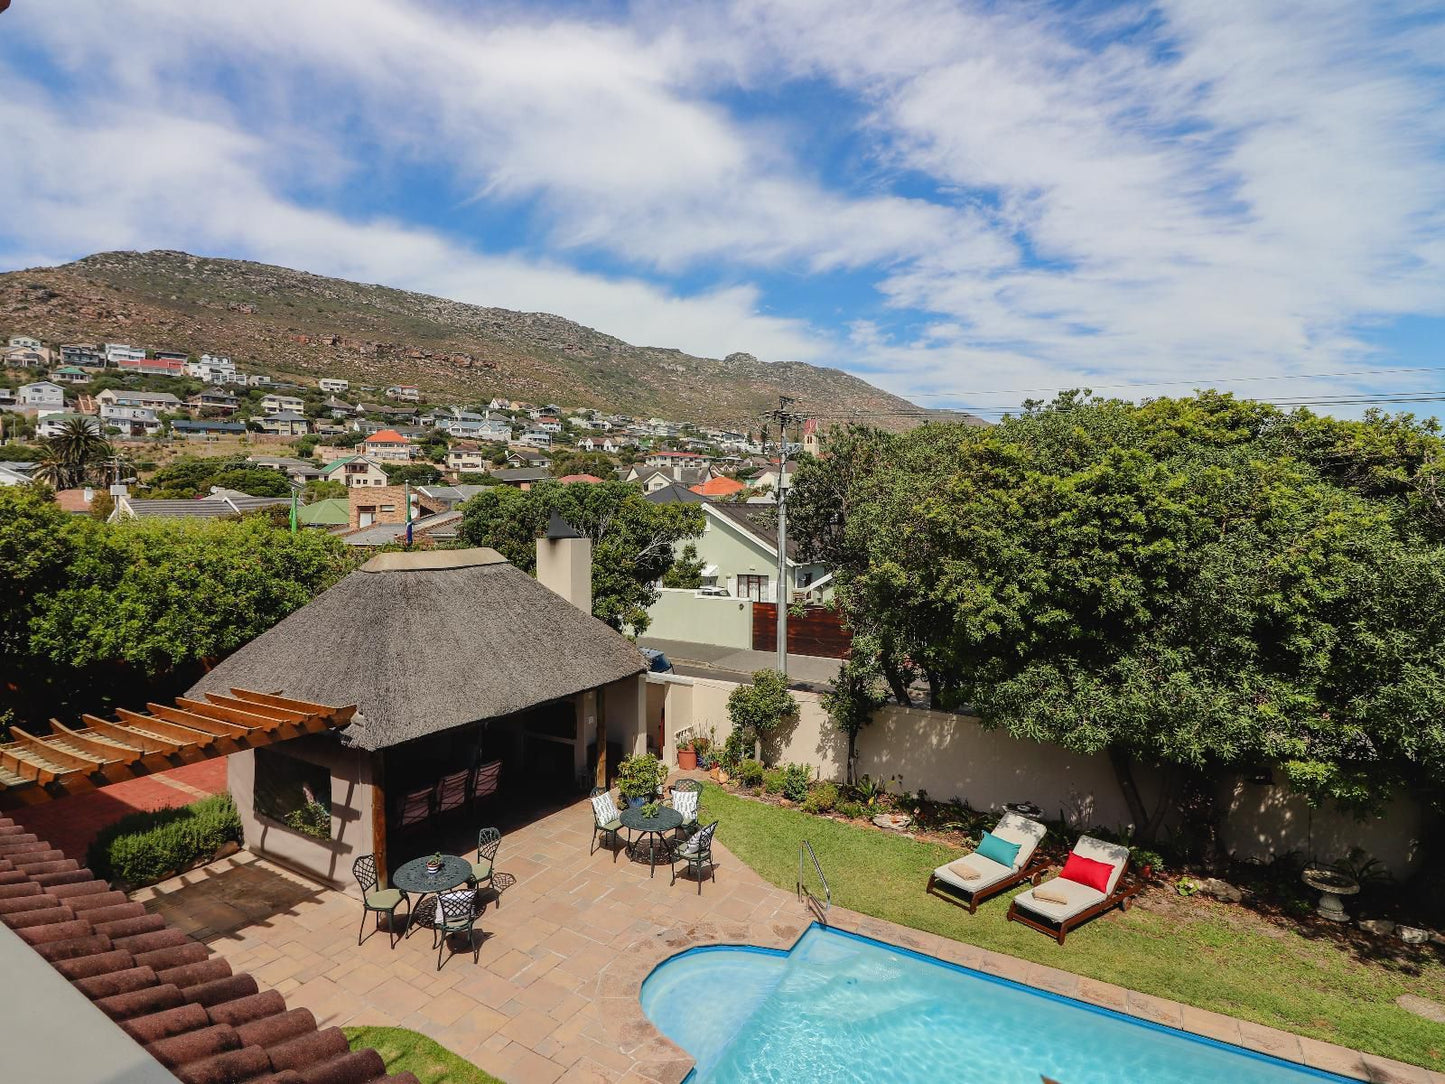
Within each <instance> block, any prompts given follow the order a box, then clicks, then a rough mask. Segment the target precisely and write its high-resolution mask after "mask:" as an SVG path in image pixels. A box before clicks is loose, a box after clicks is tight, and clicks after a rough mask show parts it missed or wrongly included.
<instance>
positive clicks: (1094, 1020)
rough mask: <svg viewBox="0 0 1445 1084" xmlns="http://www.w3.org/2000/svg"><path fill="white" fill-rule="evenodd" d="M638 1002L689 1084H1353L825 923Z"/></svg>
mask: <svg viewBox="0 0 1445 1084" xmlns="http://www.w3.org/2000/svg"><path fill="white" fill-rule="evenodd" d="M641 997H642V1009H643V1011H644V1012H645V1013H646V1014H647V1016H648V1018H649V1019H650V1020H651V1021H652V1022H653V1023H654V1024H656V1025H657V1027H658V1029H659V1030H660V1031H661V1032H662V1033H663V1034H664V1035H666V1036H667V1037H668V1038H669V1039H671V1040H672V1041H673V1042H675V1043H677V1044H678V1045H679V1046H681V1047H682V1048H683V1049H684V1050H686V1051H687V1052H688V1053H689V1054H691V1055H692V1056H693V1057H694V1058H695V1059H696V1061H697V1068H696V1069H695V1070H694V1072H693V1075H692V1076H691V1077H690V1078H689V1079H690V1080H691V1081H693V1082H694V1084H753V1082H772V1081H777V1082H784V1081H787V1082H800V1081H807V1082H839V1084H841V1082H855V1081H857V1082H862V1081H880V1080H886V1081H889V1082H890V1084H913V1082H918V1084H922V1082H925V1081H927V1082H929V1084H932V1082H934V1081H938V1080H942V1079H948V1080H953V1081H961V1082H965V1084H970V1082H977V1084H985V1082H986V1084H1039V1082H1040V1079H1041V1078H1043V1077H1048V1078H1051V1079H1053V1080H1056V1081H1059V1082H1060V1084H1121V1082H1135V1081H1147V1082H1148V1084H1319V1082H1321V1081H1336V1082H1341V1084H1346V1082H1347V1078H1345V1077H1340V1076H1335V1075H1334V1074H1331V1073H1324V1072H1320V1071H1318V1070H1315V1069H1309V1068H1306V1067H1305V1066H1301V1065H1295V1064H1293V1063H1291V1062H1285V1061H1280V1060H1278V1059H1276V1058H1270V1057H1266V1056H1265V1055H1262V1054H1255V1053H1253V1052H1252V1051H1248V1050H1244V1049H1242V1048H1240V1047H1234V1046H1228V1045H1226V1044H1224V1043H1218V1042H1214V1041H1213V1040H1210V1039H1202V1038H1199V1037H1197V1036H1193V1035H1189V1034H1186V1033H1185V1032H1182V1031H1176V1030H1174V1029H1172V1028H1166V1027H1162V1026H1160V1025H1157V1024H1151V1023H1148V1022H1147V1021H1142V1020H1136V1019H1134V1018H1132V1017H1127V1016H1123V1015H1121V1014H1119V1013H1115V1012H1111V1011H1109V1010H1107V1009H1100V1008H1096V1007H1095V1006H1092V1005H1086V1004H1084V1003H1083V1002H1079V1001H1073V1000H1071V999H1069V998H1064V997H1059V996H1057V995H1054V994H1049V993H1045V992H1043V991H1039V990H1033V989H1030V988H1029V987H1025V986H1020V985H1019V984H1017V983H1013V982H1009V981H1008V980H1006V979H1001V978H998V977H996V976H993V975H987V974H983V973H981V972H977V971H970V970H969V969H968V968H964V967H959V966H956V965H954V964H948V963H944V962H943V961H941V960H937V959H934V958H933V957H930V956H924V955H922V954H921V953H916V952H912V951H910V950H908V949H901V948H897V947H895V946H893V945H887V944H884V943H883V942H881V941H874V940H872V939H870V938H866V937H861V936H859V935H857V934H851V933H845V932H843V931H841V930H834V929H830V928H827V927H823V926H819V925H817V924H814V925H812V926H810V927H809V928H808V930H807V931H805V932H804V934H803V936H802V937H801V938H799V939H798V942H797V944H795V945H794V946H793V948H792V949H791V950H790V951H782V950H779V949H760V948H751V947H748V946H738V947H734V946H715V947H707V948H698V949H690V950H689V951H687V952H683V953H680V954H679V955H677V956H673V957H672V958H670V959H668V960H664V961H663V962H662V963H661V964H659V965H658V966H657V967H656V968H655V969H654V970H653V972H652V974H651V975H649V976H648V977H647V980H646V981H645V982H644V983H643V984H642V995H641Z"/></svg>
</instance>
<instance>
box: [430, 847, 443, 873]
mask: <svg viewBox="0 0 1445 1084" xmlns="http://www.w3.org/2000/svg"><path fill="white" fill-rule="evenodd" d="M441 868H442V852H441V851H437V852H436V853H435V854H433V855H432V856H431V857H430V858H428V859H427V860H426V871H427V872H428V873H432V874H435V873H440V872H441Z"/></svg>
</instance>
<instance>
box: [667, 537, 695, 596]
mask: <svg viewBox="0 0 1445 1084" xmlns="http://www.w3.org/2000/svg"><path fill="white" fill-rule="evenodd" d="M702 568H703V564H702V561H701V559H700V558H699V557H698V555H697V545H696V544H695V543H693V542H688V543H687V544H686V545H684V546H683V547H682V553H680V554H678V556H677V559H676V560H675V561H673V562H672V567H671V568H669V569H668V570H667V571H666V572H665V573H663V576H662V586H663V587H681V588H685V589H690V590H693V591H696V590H697V589H698V588H699V587H701V586H702Z"/></svg>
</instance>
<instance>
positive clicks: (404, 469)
mask: <svg viewBox="0 0 1445 1084" xmlns="http://www.w3.org/2000/svg"><path fill="white" fill-rule="evenodd" d="M383 469H384V470H385V471H386V481H387V483H388V484H389V485H394V486H399V485H413V486H434V485H436V484H437V483H438V482H440V481H441V480H442V472H441V471H439V470H437V469H436V467H434V466H432V465H431V464H430V463H397V464H392V463H388V464H386V465H385V467H384V468H383Z"/></svg>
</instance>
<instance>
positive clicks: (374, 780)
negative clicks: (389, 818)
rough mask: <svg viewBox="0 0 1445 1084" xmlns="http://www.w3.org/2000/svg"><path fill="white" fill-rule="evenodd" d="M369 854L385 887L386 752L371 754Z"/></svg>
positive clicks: (382, 885) (382, 886)
mask: <svg viewBox="0 0 1445 1084" xmlns="http://www.w3.org/2000/svg"><path fill="white" fill-rule="evenodd" d="M371 854H372V857H373V858H374V859H375V860H376V876H377V877H378V879H379V881H380V884H379V885H378V887H380V888H386V887H387V883H388V882H387V877H386V751H385V750H378V751H377V752H374V753H372V754H371Z"/></svg>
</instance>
